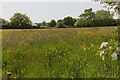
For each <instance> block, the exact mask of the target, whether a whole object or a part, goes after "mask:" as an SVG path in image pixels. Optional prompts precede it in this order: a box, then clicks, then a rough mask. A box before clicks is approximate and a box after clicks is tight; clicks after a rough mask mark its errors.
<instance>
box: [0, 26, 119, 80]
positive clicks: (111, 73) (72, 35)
mask: <svg viewBox="0 0 120 80" xmlns="http://www.w3.org/2000/svg"><path fill="white" fill-rule="evenodd" d="M116 30H117V27H103V28H68V29H67V28H65V29H62V28H61V29H29V30H27V29H26V30H22V29H20V30H17V29H16V30H15V29H14V30H9V29H8V30H2V51H3V52H2V55H3V57H2V58H3V59H2V60H3V61H2V62H3V63H2V77H3V78H6V77H7V72H11V77H12V78H117V77H118V64H117V61H112V60H111V59H107V58H105V60H104V61H103V60H101V58H100V57H99V52H100V49H99V47H100V45H101V43H102V42H106V41H107V42H108V43H110V45H113V46H114V44H116V41H115V37H116V32H117V31H116ZM113 43H114V44H113Z"/></svg>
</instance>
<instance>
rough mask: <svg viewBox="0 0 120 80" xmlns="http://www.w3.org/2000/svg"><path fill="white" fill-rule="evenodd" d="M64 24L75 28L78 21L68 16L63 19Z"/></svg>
mask: <svg viewBox="0 0 120 80" xmlns="http://www.w3.org/2000/svg"><path fill="white" fill-rule="evenodd" d="M63 22H64V24H65V25H66V26H74V24H75V22H76V19H74V18H72V17H70V16H68V17H65V18H64V19H63Z"/></svg>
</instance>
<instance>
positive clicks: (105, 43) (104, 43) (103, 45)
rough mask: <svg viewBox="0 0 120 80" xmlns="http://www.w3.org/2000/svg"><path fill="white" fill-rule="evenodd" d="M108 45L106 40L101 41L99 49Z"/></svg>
mask: <svg viewBox="0 0 120 80" xmlns="http://www.w3.org/2000/svg"><path fill="white" fill-rule="evenodd" d="M107 46H108V42H102V44H101V46H100V49H102V48H104V47H107Z"/></svg>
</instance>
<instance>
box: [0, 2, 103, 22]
mask: <svg viewBox="0 0 120 80" xmlns="http://www.w3.org/2000/svg"><path fill="white" fill-rule="evenodd" d="M12 1H13V2H7V1H6V2H1V3H2V9H1V7H0V9H1V10H2V11H0V13H2V15H0V16H1V17H2V18H4V19H6V20H9V19H10V17H12V16H13V14H14V13H16V12H20V13H23V14H26V15H28V16H29V17H30V19H31V20H32V21H33V22H41V21H50V20H51V19H55V20H58V19H62V18H63V17H65V16H72V17H78V16H79V15H80V14H81V13H82V12H83V11H84V9H86V8H93V10H94V11H96V10H99V9H103V5H101V4H99V3H95V2H92V1H91V0H86V2H84V1H83V0H81V1H78V0H76V1H75V0H74V1H73V0H69V1H68V0H66V2H63V0H62V1H60V0H56V1H55V0H51V2H50V0H49V2H47V0H45V1H42V0H41V2H40V1H39V2H36V1H34V2H32V0H31V1H28V2H15V1H14V0H12ZM26 1H27V0H26ZM64 1H65V0H64ZM1 3H0V5H1Z"/></svg>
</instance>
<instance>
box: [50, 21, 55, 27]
mask: <svg viewBox="0 0 120 80" xmlns="http://www.w3.org/2000/svg"><path fill="white" fill-rule="evenodd" d="M48 25H49V27H55V26H56V21H55V20H51V21H50V22H49V23H48Z"/></svg>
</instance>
